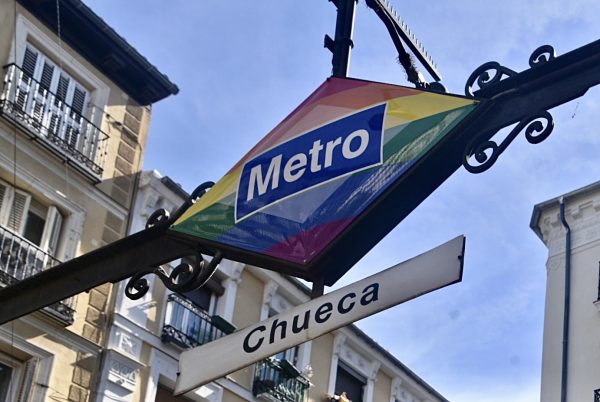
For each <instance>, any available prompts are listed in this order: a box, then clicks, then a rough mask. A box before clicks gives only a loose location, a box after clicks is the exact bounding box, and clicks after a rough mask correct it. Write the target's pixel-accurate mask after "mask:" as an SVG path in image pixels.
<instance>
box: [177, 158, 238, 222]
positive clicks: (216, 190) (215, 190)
mask: <svg viewBox="0 0 600 402" xmlns="http://www.w3.org/2000/svg"><path fill="white" fill-rule="evenodd" d="M242 167H243V166H240V167H239V168H237V169H236V170H234V171H233V172H231V173H230V174H228V175H225V176H224V177H223V178H221V180H219V182H218V183H217V184H215V185H214V187H212V188H211V189H210V190H209V191H207V192H206V194H204V195H203V196H202V197H200V199H199V200H198V201H196V203H195V204H194V205H192V206H191V207H190V208H188V210H187V211H185V212H184V213H183V215H181V217H180V218H179V219H177V221H176V222H175V225H179V224H180V223H182V222H184V221H185V220H187V219H188V218H190V217H192V216H193V215H196V214H197V213H198V212H200V211H202V210H204V209H206V208H208V207H210V206H212V205H214V204H215V203H217V202H218V201H220V200H222V199H223V198H225V197H227V196H229V195H231V194H233V193H235V192H236V190H237V185H238V180H239V178H240V175H241V174H242Z"/></svg>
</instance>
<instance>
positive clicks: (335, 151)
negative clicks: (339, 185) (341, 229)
mask: <svg viewBox="0 0 600 402" xmlns="http://www.w3.org/2000/svg"><path fill="white" fill-rule="evenodd" d="M385 107H386V104H385V103H384V104H381V105H377V106H374V107H371V108H369V109H367V110H363V111H360V112H357V113H354V114H351V115H349V116H345V117H343V118H341V119H339V120H336V121H333V122H331V123H327V124H325V125H323V126H322V127H319V128H316V129H314V130H311V131H309V132H307V133H303V134H301V135H299V136H297V137H295V138H293V139H291V140H289V141H286V142H284V143H282V144H279V145H277V146H276V147H274V148H272V149H270V150H268V151H266V152H264V153H262V154H260V155H258V156H256V157H255V158H253V159H251V160H250V161H248V162H246V164H245V165H244V168H243V169H242V175H241V178H240V182H239V188H238V192H237V199H236V220H238V221H239V220H241V219H243V218H244V217H246V216H248V215H249V214H252V213H254V212H257V211H259V210H262V209H265V208H268V207H269V206H270V205H272V204H274V203H275V202H278V201H283V200H285V199H286V198H288V197H291V196H294V195H297V194H299V193H301V192H303V191H310V190H312V189H314V187H316V186H318V185H321V184H325V183H327V182H329V181H332V180H339V179H340V178H342V177H344V176H347V175H349V174H352V173H356V172H359V171H360V170H363V169H368V168H371V167H374V166H377V165H380V164H381V163H382V162H383V141H382V140H383V120H384V116H385ZM298 151H300V152H298Z"/></svg>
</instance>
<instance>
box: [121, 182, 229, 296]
mask: <svg viewBox="0 0 600 402" xmlns="http://www.w3.org/2000/svg"><path fill="white" fill-rule="evenodd" d="M214 184H215V183H213V182H212V181H207V182H204V183H202V184H200V185H199V186H198V187H196V189H195V190H194V191H192V194H190V196H189V197H188V198H187V199H186V200H185V202H184V203H183V205H181V206H180V207H179V208H177V210H176V211H175V212H174V213H173V215H172V216H170V214H169V212H168V211H166V210H165V209H163V208H161V209H158V210H156V211H154V213H152V215H150V217H149V218H148V221H147V222H146V229H150V228H154V227H164V228H167V227H169V226H170V225H171V224H172V223H173V222H175V221H176V220H177V219H178V218H179V217H180V216H181V215H182V214H183V213H185V211H186V210H187V209H188V208H189V207H191V206H192V205H193V204H194V203H195V202H196V201H197V200H198V198H200V197H202V196H203V195H204V194H206V190H208V189H209V188H211V187H212V186H214ZM222 259H223V253H222V252H221V251H219V250H217V251H216V253H215V255H214V257H213V258H212V260H211V261H210V262H206V261H205V260H204V258H203V257H202V254H200V252H197V253H196V255H194V256H193V263H192V264H189V263H181V264H179V265H178V266H176V267H175V268H173V269H172V270H171V272H170V273H167V272H166V271H165V269H164V268H162V267H149V268H146V269H143V270H141V271H140V272H138V273H136V274H135V275H133V276H132V277H131V279H130V280H129V282H127V286H126V287H125V295H126V296H127V297H128V298H130V299H132V300H138V299H140V298H142V297H144V295H145V294H146V293H148V290H149V289H150V285H149V284H148V280H147V279H146V278H144V277H145V276H146V275H148V274H154V275H156V276H157V277H158V278H159V279H160V280H161V282H162V283H163V284H164V285H165V286H166V287H167V288H168V289H170V290H172V291H174V292H189V291H191V290H194V289H197V288H199V287H201V286H203V285H204V284H205V283H206V282H207V281H208V280H209V279H210V278H211V277H212V276H213V274H214V273H215V271H216V270H217V265H218V264H219V263H220V262H221V260H222Z"/></svg>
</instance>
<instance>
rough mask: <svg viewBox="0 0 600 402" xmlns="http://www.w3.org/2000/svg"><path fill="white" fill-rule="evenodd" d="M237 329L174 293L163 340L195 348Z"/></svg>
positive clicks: (169, 305)
mask: <svg viewBox="0 0 600 402" xmlns="http://www.w3.org/2000/svg"><path fill="white" fill-rule="evenodd" d="M233 331H235V327H234V326H233V325H231V324H230V323H228V322H227V321H225V320H224V319H223V318H221V317H219V316H216V315H215V316H210V315H208V314H207V313H206V312H205V311H204V310H202V309H201V308H199V307H198V306H196V305H195V304H193V303H192V302H190V301H189V300H186V299H185V298H183V297H181V296H179V295H177V294H175V293H173V294H170V295H169V297H168V299H167V316H166V319H165V325H164V326H163V329H162V334H161V339H162V341H163V342H167V343H172V344H174V345H177V346H179V347H181V348H185V349H187V348H194V347H196V346H200V345H203V344H205V343H208V342H211V341H214V340H215V339H217V338H220V337H222V336H224V335H227V334H230V333H232V332H233Z"/></svg>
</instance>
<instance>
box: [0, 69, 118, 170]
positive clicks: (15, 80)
mask: <svg viewBox="0 0 600 402" xmlns="http://www.w3.org/2000/svg"><path fill="white" fill-rule="evenodd" d="M5 70H6V74H5V76H4V88H3V90H2V95H0V113H2V114H3V115H4V116H5V117H7V118H9V119H10V120H12V121H13V122H15V123H17V124H19V125H20V126H21V127H23V128H24V129H25V131H26V132H27V134H28V135H29V136H30V137H31V138H32V139H36V140H39V141H40V143H42V144H44V146H46V147H47V148H48V149H50V150H51V151H52V152H54V153H55V154H57V155H58V156H59V157H60V158H63V159H64V160H66V161H68V162H74V163H73V166H74V167H76V168H77V169H78V170H80V171H81V172H82V173H84V174H86V175H87V176H89V177H91V178H93V179H94V180H99V179H100V176H101V175H102V170H103V166H104V160H105V158H106V150H107V146H108V135H106V134H105V133H104V132H103V131H102V130H100V129H99V128H98V127H97V126H95V125H94V124H93V123H92V122H91V121H90V120H88V119H87V118H85V117H84V116H82V115H81V113H80V112H78V111H77V110H75V109H74V108H73V106H72V105H69V104H67V103H66V102H65V101H64V100H63V99H62V98H61V97H60V96H57V95H56V94H54V93H52V92H50V90H49V89H48V88H46V87H45V86H44V85H42V84H41V83H40V82H38V81H36V80H34V79H33V78H32V77H30V76H29V75H28V74H26V73H25V72H24V71H23V70H22V69H21V68H19V67H17V66H16V65H15V64H9V65H7V66H5Z"/></svg>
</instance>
